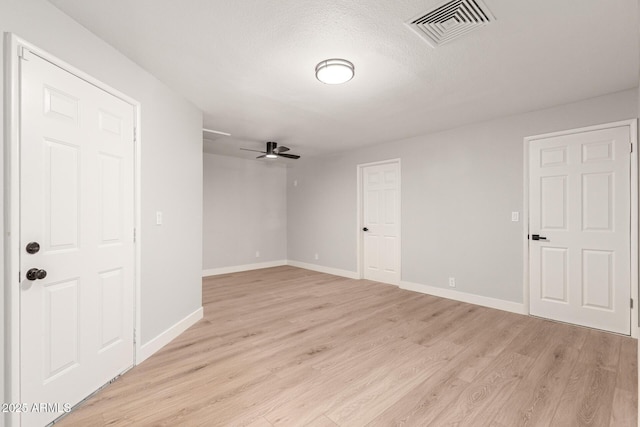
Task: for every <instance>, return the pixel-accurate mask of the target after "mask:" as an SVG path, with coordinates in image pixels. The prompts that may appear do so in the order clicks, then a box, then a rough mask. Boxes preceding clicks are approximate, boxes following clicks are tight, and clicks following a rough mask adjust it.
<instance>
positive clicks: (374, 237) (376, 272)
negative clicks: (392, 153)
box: [360, 161, 401, 285]
mask: <svg viewBox="0 0 640 427" xmlns="http://www.w3.org/2000/svg"><path fill="white" fill-rule="evenodd" d="M360 172H361V178H360V179H361V184H362V190H361V191H362V193H361V194H362V210H361V211H362V219H361V229H362V231H361V233H362V239H363V264H362V265H363V272H364V274H363V275H364V278H365V279H368V280H375V281H378V282H383V283H391V284H395V285H399V283H400V248H401V246H400V163H399V162H398V161H392V162H385V163H376V164H371V165H363V166H362V167H361V168H360ZM364 229H366V231H364Z"/></svg>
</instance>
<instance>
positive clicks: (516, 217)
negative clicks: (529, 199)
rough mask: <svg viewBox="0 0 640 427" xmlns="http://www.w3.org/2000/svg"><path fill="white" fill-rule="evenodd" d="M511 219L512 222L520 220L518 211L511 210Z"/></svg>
mask: <svg viewBox="0 0 640 427" xmlns="http://www.w3.org/2000/svg"><path fill="white" fill-rule="evenodd" d="M511 221H513V222H518V221H520V212H511Z"/></svg>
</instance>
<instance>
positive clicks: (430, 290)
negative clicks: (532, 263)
mask: <svg viewBox="0 0 640 427" xmlns="http://www.w3.org/2000/svg"><path fill="white" fill-rule="evenodd" d="M400 288H401V289H406V290H408V291H414V292H420V293H423V294H428V295H433V296H436V297H441V298H447V299H452V300H456V301H460V302H467V303H470V304H476V305H481V306H484V307H489V308H495V309H498V310H504V311H510V312H512V313H518V314H529V313H528V311H527V310H526V307H525V306H524V304H522V303H518V302H513V301H505V300H501V299H497V298H491V297H483V296H481V295H474V294H468V293H466V292H460V291H454V290H452V289H444V288H437V287H435V286H429V285H421V284H419V283H411V282H405V281H401V282H400Z"/></svg>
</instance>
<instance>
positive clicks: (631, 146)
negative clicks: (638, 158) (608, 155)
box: [629, 143, 633, 153]
mask: <svg viewBox="0 0 640 427" xmlns="http://www.w3.org/2000/svg"><path fill="white" fill-rule="evenodd" d="M629 152H630V153H633V143H630V144H629Z"/></svg>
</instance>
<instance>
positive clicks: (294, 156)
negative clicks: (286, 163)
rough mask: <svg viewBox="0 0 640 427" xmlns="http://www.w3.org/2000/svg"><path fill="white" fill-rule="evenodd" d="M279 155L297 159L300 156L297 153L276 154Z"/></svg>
mask: <svg viewBox="0 0 640 427" xmlns="http://www.w3.org/2000/svg"><path fill="white" fill-rule="evenodd" d="M278 156H280V157H286V158H287V159H299V158H300V156H298V155H297V154H278Z"/></svg>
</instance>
